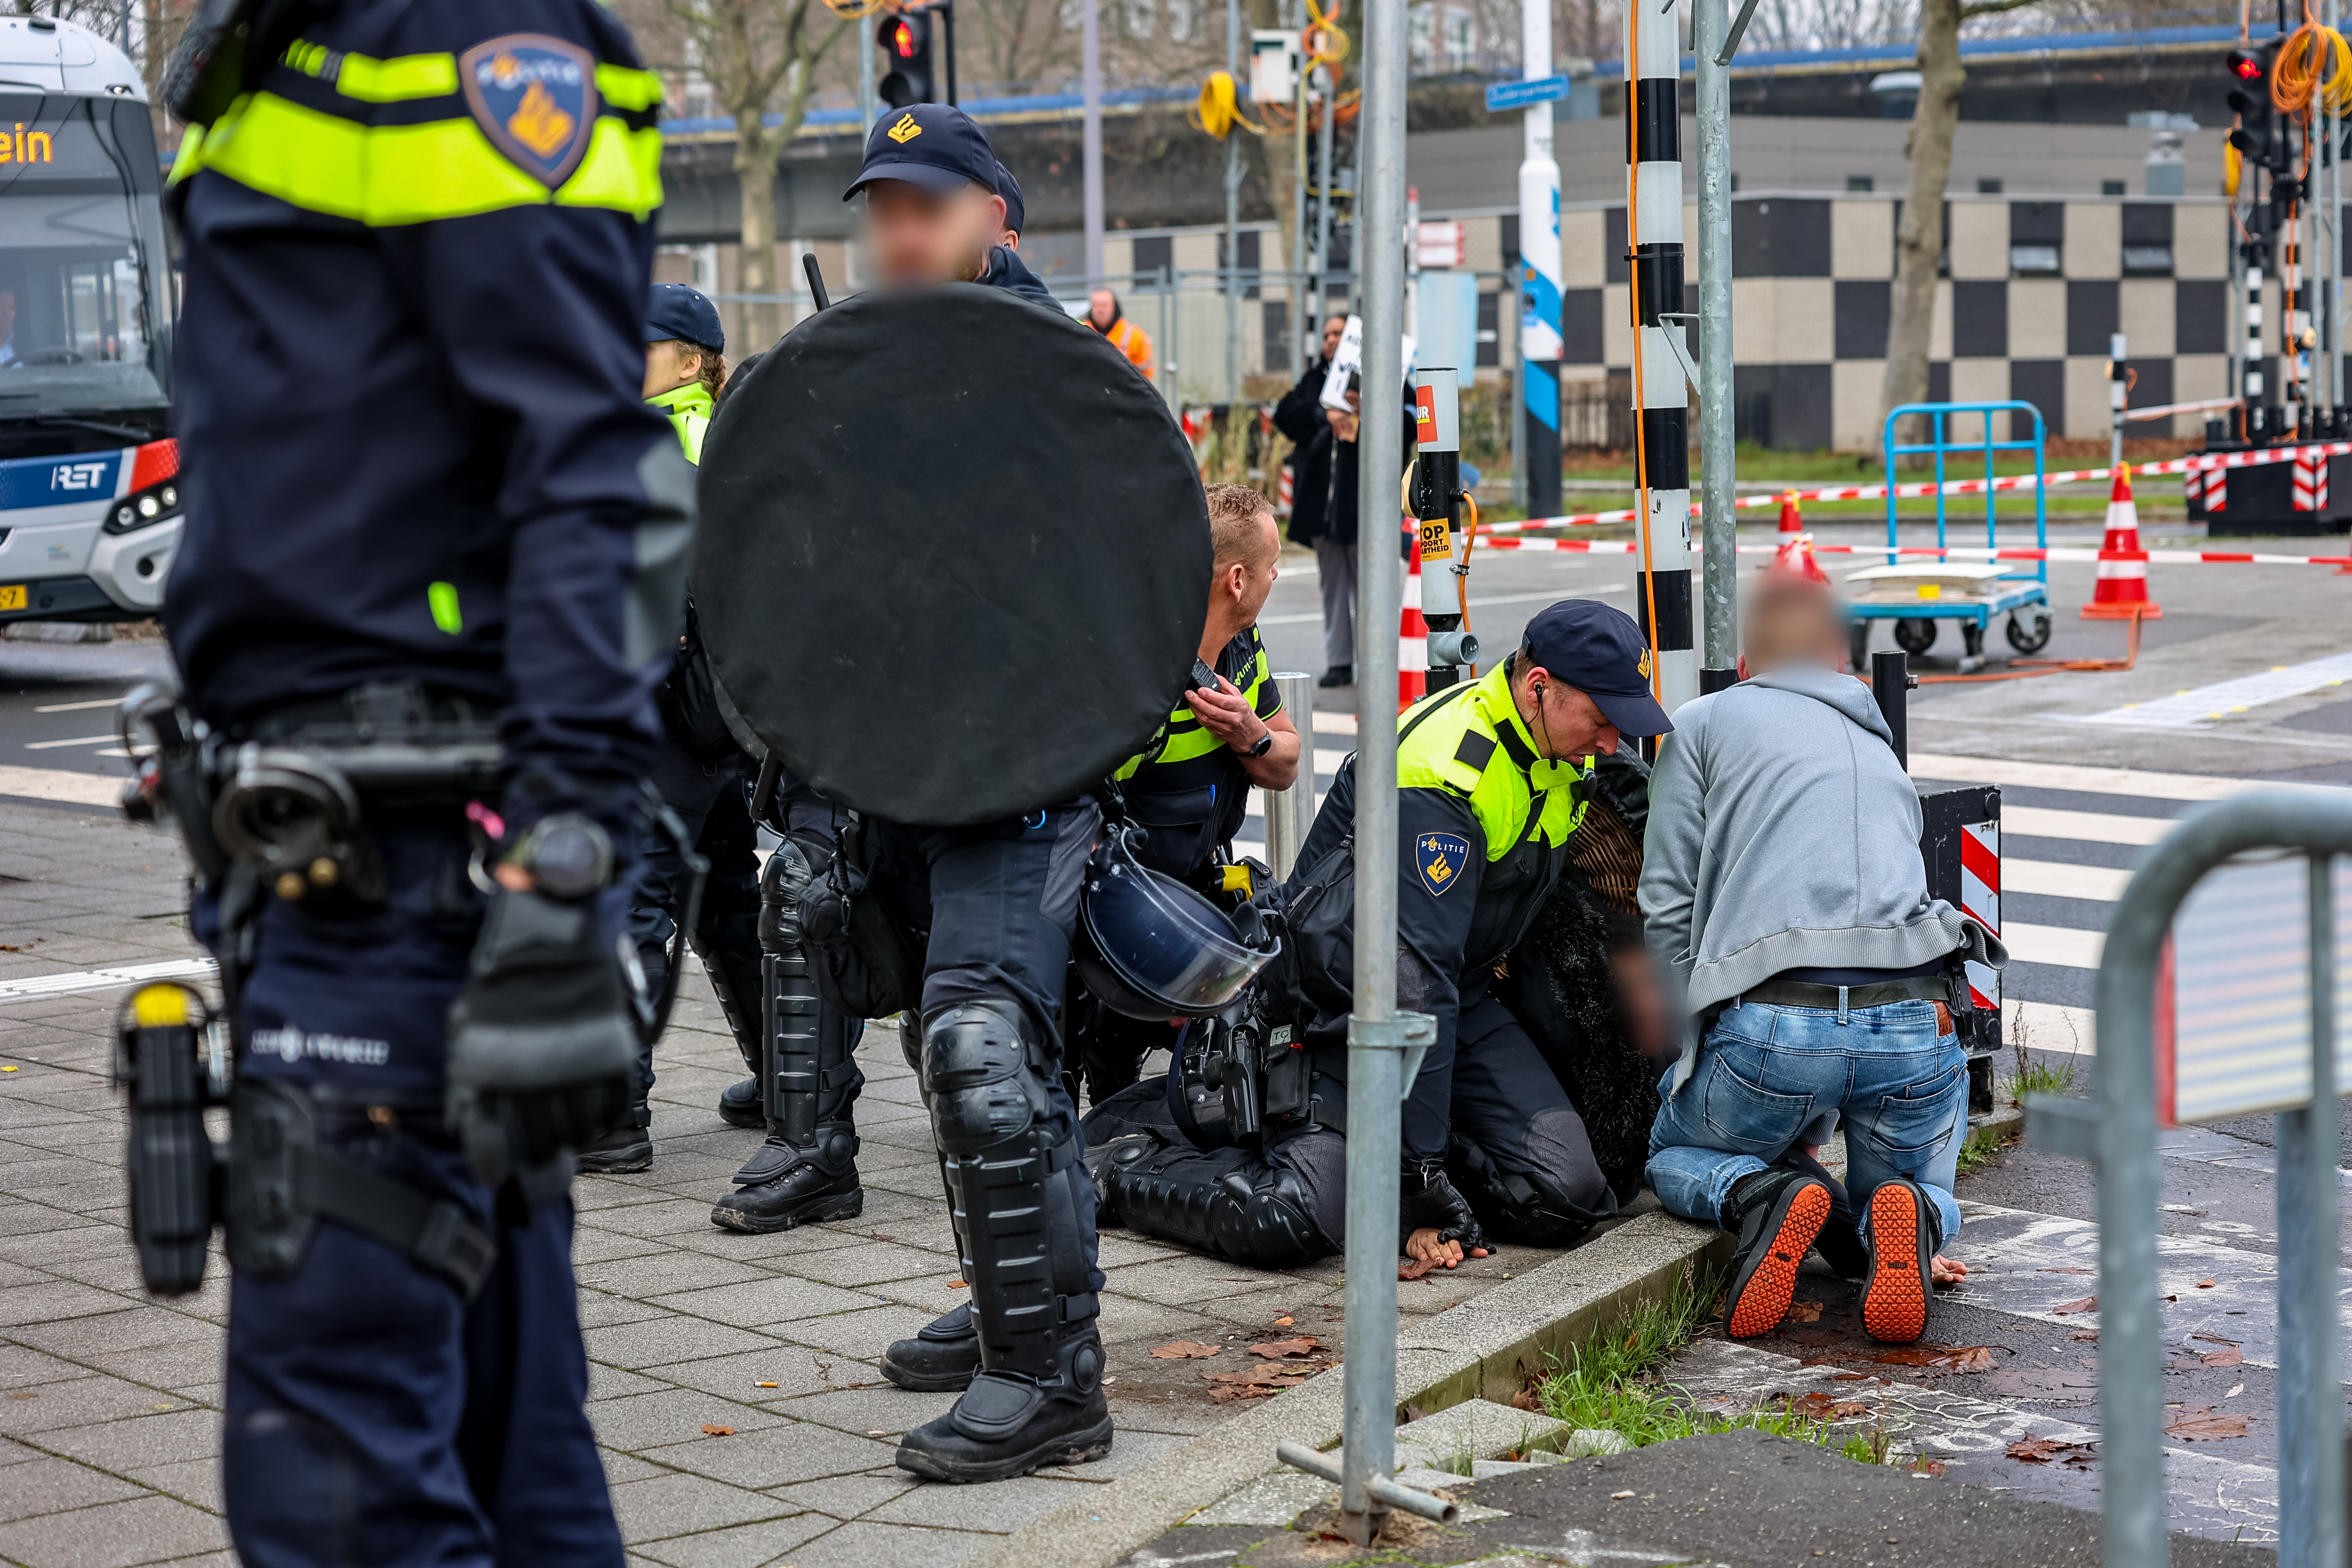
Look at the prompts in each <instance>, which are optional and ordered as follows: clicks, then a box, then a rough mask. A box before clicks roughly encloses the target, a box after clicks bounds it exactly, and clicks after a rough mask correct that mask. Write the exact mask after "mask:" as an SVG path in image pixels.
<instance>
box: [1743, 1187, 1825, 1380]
mask: <svg viewBox="0 0 2352 1568" xmlns="http://www.w3.org/2000/svg"><path fill="white" fill-rule="evenodd" d="M1833 1203H1834V1200H1832V1197H1831V1196H1830V1190H1829V1188H1828V1187H1827V1186H1825V1185H1823V1184H1822V1183H1821V1182H1820V1181H1818V1180H1816V1179H1815V1178H1813V1177H1811V1176H1809V1175H1806V1174H1805V1173H1803V1172H1801V1171H1759V1172H1757V1173H1755V1174H1753V1175H1750V1176H1745V1177H1742V1178H1741V1179H1740V1180H1739V1182H1738V1184H1736V1185H1734V1186H1733V1187H1732V1189H1731V1196H1730V1199H1729V1201H1727V1203H1726V1204H1725V1205H1723V1206H1724V1210H1725V1213H1724V1215H1723V1223H1724V1228H1725V1229H1726V1230H1730V1229H1734V1228H1737V1229H1738V1232H1739V1250H1738V1253H1737V1254H1735V1255H1734V1256H1733V1258H1732V1272H1731V1292H1730V1294H1729V1295H1728V1296H1727V1298H1726V1299H1725V1301H1724V1310H1723V1321H1724V1331H1725V1332H1727V1333H1728V1334H1729V1335H1730V1336H1731V1337H1732V1338H1733V1339H1735V1340H1752V1339H1754V1338H1756V1336H1758V1335H1759V1334H1769V1333H1770V1332H1771V1331H1773V1330H1774V1329H1776V1328H1778V1327H1780V1320H1781V1319H1782V1318H1784V1317H1786V1316H1787V1315H1788V1312H1789V1302H1790V1299H1791V1298H1792V1297H1794V1296H1795V1295H1796V1293H1797V1266H1798V1265H1799V1264H1801V1263H1802V1262H1804V1260H1805V1254H1806V1253H1807V1252H1808V1251H1810V1250H1811V1247H1812V1245H1813V1237H1816V1236H1818V1235H1820V1234H1821V1228H1822V1223H1823V1222H1824V1221H1826V1220H1827V1219H1828V1218H1829V1217H1830V1210H1831V1209H1832V1206H1833Z"/></svg>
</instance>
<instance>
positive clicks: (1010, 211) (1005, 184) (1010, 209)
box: [996, 158, 1028, 234]
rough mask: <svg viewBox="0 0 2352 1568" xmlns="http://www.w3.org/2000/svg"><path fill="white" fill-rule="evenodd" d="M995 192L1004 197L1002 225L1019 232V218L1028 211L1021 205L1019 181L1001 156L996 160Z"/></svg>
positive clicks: (1024, 215) (1016, 232)
mask: <svg viewBox="0 0 2352 1568" xmlns="http://www.w3.org/2000/svg"><path fill="white" fill-rule="evenodd" d="M996 194H997V195H1000V196H1003V198H1004V226H1005V227H1007V228H1009V229H1011V230H1012V231H1013V233H1015V234H1019V233H1020V232H1021V220H1022V219H1023V218H1024V217H1026V216H1028V213H1027V210H1026V209H1025V208H1024V207H1023V206H1022V205H1021V182H1020V181H1018V180H1016V179H1014V178H1013V171H1012V170H1010V169H1008V168H1006V167H1005V166H1004V160H1003V159H1002V158H999V159H998V160H997V161H996Z"/></svg>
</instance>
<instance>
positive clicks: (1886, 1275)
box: [1862, 1181, 1937, 1345]
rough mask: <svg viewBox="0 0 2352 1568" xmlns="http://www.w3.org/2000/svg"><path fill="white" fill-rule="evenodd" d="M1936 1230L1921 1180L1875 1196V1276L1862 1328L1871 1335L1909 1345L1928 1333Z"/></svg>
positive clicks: (1892, 1185) (1865, 1291)
mask: <svg viewBox="0 0 2352 1568" xmlns="http://www.w3.org/2000/svg"><path fill="white" fill-rule="evenodd" d="M1936 1230H1937V1226H1936V1211H1935V1210H1934V1209H1932V1208H1930V1207H1929V1206H1928V1205H1927V1194H1925V1193H1923V1192H1921V1191H1920V1190H1919V1189H1918V1187H1917V1186H1916V1184H1912V1183H1910V1182H1906V1181H1893V1182H1889V1183H1887V1184H1885V1186H1883V1187H1881V1188H1879V1189H1878V1190H1877V1191H1876V1192H1874V1193H1873V1194H1870V1246H1871V1258H1870V1278H1869V1279H1867V1280H1866V1281H1865V1282H1864V1285H1863V1288H1862V1326H1863V1327H1864V1328H1865V1329H1867V1330H1869V1331H1870V1337H1871V1338H1872V1339H1874V1340H1882V1341H1884V1342H1886V1343H1888V1344H1894V1345H1907V1344H1910V1343H1912V1342H1915V1341H1916V1340H1917V1339H1918V1338H1919V1336H1920V1335H1922V1334H1924V1333H1926V1332H1927V1301H1928V1298H1929V1296H1930V1294H1931V1291H1930V1289H1929V1269H1928V1266H1929V1264H1930V1262H1931V1261H1932V1260H1933V1259H1934V1258H1935V1256H1936V1247H1937V1236H1936Z"/></svg>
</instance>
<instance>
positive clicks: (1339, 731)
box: [1315, 708, 1356, 735]
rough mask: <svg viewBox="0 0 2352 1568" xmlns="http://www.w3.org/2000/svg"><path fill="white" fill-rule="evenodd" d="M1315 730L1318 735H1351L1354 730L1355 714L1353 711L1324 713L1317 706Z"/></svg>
mask: <svg viewBox="0 0 2352 1568" xmlns="http://www.w3.org/2000/svg"><path fill="white" fill-rule="evenodd" d="M1315 732H1316V733H1317V734H1318V735H1353V734H1354V733H1355V732H1356V716H1355V715H1354V714H1353V713H1326V712H1325V711H1323V710H1321V709H1320V708H1318V709H1317V710H1315Z"/></svg>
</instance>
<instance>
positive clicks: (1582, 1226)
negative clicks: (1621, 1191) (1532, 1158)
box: [1445, 1131, 1605, 1247]
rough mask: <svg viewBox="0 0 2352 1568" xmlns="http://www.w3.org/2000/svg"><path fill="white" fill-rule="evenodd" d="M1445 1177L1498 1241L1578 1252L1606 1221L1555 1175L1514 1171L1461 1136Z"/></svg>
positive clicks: (1448, 1155)
mask: <svg viewBox="0 0 2352 1568" xmlns="http://www.w3.org/2000/svg"><path fill="white" fill-rule="evenodd" d="M1445 1174H1446V1177H1447V1179H1448V1180H1450V1181H1451V1182H1452V1183H1453V1184H1454V1186H1455V1188H1456V1189H1458V1190H1459V1191H1460V1192H1461V1194H1462V1195H1463V1196H1464V1197H1465V1198H1467V1199H1468V1200H1469V1201H1470V1207H1471V1210H1472V1211H1473V1212H1474V1213H1475V1214H1476V1215H1477V1216H1478V1222H1479V1224H1481V1225H1482V1226H1485V1227H1486V1229H1487V1230H1488V1231H1490V1232H1492V1233H1493V1234H1494V1236H1495V1237H1496V1239H1498V1240H1502V1241H1516V1242H1518V1243H1520V1244H1522V1245H1523V1246H1528V1247H1573V1246H1575V1245H1576V1244H1577V1243H1578V1242H1580V1241H1581V1240H1583V1239H1584V1236H1585V1233H1586V1232H1587V1231H1589V1230H1591V1228H1592V1226H1593V1223H1594V1221H1596V1220H1598V1219H1599V1218H1600V1217H1601V1216H1600V1215H1598V1214H1596V1213H1594V1212H1593V1211H1592V1210H1591V1209H1590V1208H1587V1207H1585V1206H1584V1205H1582V1204H1581V1203H1580V1202H1578V1201H1577V1195H1576V1194H1572V1193H1571V1192H1570V1191H1569V1189H1568V1188H1567V1187H1566V1186H1565V1185H1564V1184H1562V1183H1561V1182H1560V1181H1559V1179H1558V1178H1557V1177H1556V1176H1554V1175H1553V1174H1552V1173H1549V1172H1547V1171H1519V1170H1513V1169H1510V1168H1508V1167H1507V1166H1505V1165H1503V1164H1502V1163H1500V1162H1498V1161H1497V1160H1496V1158H1495V1157H1494V1156H1493V1155H1492V1154H1489V1153H1488V1152H1486V1150H1485V1149H1484V1148H1482V1147H1480V1146H1479V1145H1478V1144H1477V1143H1475V1142H1472V1141H1471V1140H1470V1139H1468V1138H1465V1137H1464V1136H1463V1135H1462V1134H1461V1133H1460V1132H1459V1131H1456V1132H1455V1133H1454V1136H1453V1138H1452V1140H1451V1141H1450V1142H1448V1144H1447V1147H1446V1151H1445ZM1604 1190H1605V1188H1604Z"/></svg>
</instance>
